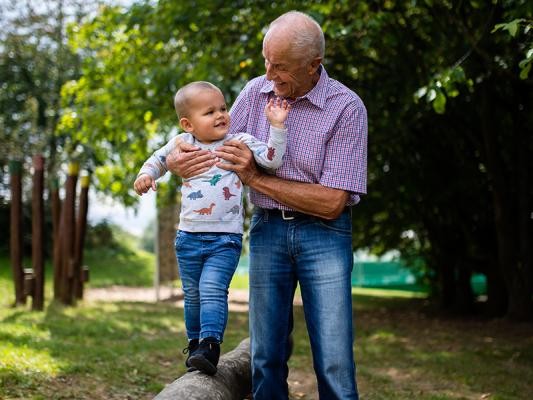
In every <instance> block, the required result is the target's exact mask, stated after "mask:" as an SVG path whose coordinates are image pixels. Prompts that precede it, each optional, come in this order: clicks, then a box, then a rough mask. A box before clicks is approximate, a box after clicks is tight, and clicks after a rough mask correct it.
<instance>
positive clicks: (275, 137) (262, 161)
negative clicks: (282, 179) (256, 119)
mask: <svg viewBox="0 0 533 400" xmlns="http://www.w3.org/2000/svg"><path fill="white" fill-rule="evenodd" d="M239 139H240V140H242V141H243V142H244V143H245V144H246V145H247V146H248V147H249V148H250V150H251V151H252V153H253V155H254V159H255V161H256V162H257V163H258V164H259V165H260V166H261V167H263V168H267V169H276V168H279V167H280V166H281V163H282V162H283V156H284V155H285V151H286V150H287V129H280V128H276V127H273V126H271V127H270V135H269V137H268V143H265V142H262V141H260V140H258V139H257V138H255V137H253V136H252V135H249V134H247V133H242V134H241V135H240V136H239Z"/></svg>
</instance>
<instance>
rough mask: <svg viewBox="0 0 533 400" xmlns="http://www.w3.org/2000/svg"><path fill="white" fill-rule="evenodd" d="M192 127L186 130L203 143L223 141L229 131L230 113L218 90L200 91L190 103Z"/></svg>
mask: <svg viewBox="0 0 533 400" xmlns="http://www.w3.org/2000/svg"><path fill="white" fill-rule="evenodd" d="M189 110H190V111H189V116H188V117H187V119H188V121H189V123H190V127H189V128H188V129H186V130H187V131H188V132H191V133H192V134H193V135H194V137H196V139H198V140H199V141H200V142H202V143H211V142H214V141H217V140H220V139H223V138H224V137H225V136H226V134H227V133H228V129H229V121H230V118H229V113H228V109H227V107H226V101H225V100H224V96H223V95H222V93H221V92H219V91H218V90H211V89H202V90H199V91H198V92H197V93H196V94H195V96H194V98H193V99H192V100H191V102H190V107H189Z"/></svg>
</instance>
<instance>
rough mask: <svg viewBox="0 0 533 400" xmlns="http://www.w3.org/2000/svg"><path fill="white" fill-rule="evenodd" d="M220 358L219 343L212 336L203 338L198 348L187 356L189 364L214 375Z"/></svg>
mask: <svg viewBox="0 0 533 400" xmlns="http://www.w3.org/2000/svg"><path fill="white" fill-rule="evenodd" d="M219 358H220V343H219V342H218V340H217V339H215V338H214V337H208V338H205V339H203V340H202V341H201V342H200V344H199V346H198V350H196V351H195V352H194V354H192V355H191V356H190V358H189V364H190V365H191V366H192V367H193V368H196V369H197V370H199V371H201V372H203V373H204V374H207V375H215V374H216V372H217V364H218V359H219Z"/></svg>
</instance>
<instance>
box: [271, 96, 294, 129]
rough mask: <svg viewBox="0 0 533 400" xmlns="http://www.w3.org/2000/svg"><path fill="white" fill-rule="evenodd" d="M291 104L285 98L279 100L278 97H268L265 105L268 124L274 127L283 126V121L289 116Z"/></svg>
mask: <svg viewBox="0 0 533 400" xmlns="http://www.w3.org/2000/svg"><path fill="white" fill-rule="evenodd" d="M290 109H291V105H290V104H289V103H288V102H287V100H281V99H280V98H279V97H276V98H275V99H270V100H269V101H268V103H267V104H266V106H265V114H266V117H267V119H268V122H270V125H272V126H274V127H276V128H281V129H283V128H285V121H286V120H287V117H288V116H289V110H290Z"/></svg>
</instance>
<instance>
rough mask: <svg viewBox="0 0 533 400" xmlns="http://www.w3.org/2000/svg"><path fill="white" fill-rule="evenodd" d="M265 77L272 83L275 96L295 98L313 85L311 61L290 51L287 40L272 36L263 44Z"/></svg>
mask: <svg viewBox="0 0 533 400" xmlns="http://www.w3.org/2000/svg"><path fill="white" fill-rule="evenodd" d="M263 57H264V59H265V69H266V78H267V79H268V80H269V81H272V82H273V83H274V93H275V94H276V96H280V97H284V98H296V97H300V96H303V95H305V94H306V93H307V92H309V91H310V90H311V89H312V88H313V87H314V85H315V81H314V80H313V78H314V73H315V72H316V68H313V66H312V65H311V63H306V62H304V60H303V59H302V57H298V55H297V54H294V52H291V49H290V43H289V41H288V40H276V37H272V38H270V39H269V40H267V41H265V43H264V44H263Z"/></svg>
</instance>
